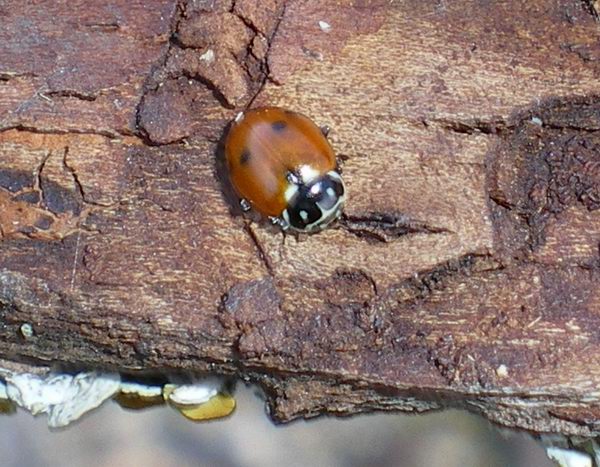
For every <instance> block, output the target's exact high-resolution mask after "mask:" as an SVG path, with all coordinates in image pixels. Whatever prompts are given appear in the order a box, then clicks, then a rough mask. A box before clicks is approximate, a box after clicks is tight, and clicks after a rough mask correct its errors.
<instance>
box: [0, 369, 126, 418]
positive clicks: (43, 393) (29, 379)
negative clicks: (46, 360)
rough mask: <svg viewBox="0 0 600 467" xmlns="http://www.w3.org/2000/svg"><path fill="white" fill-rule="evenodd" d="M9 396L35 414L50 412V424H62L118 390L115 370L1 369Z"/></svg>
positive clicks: (91, 408)
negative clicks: (51, 371) (40, 371)
mask: <svg viewBox="0 0 600 467" xmlns="http://www.w3.org/2000/svg"><path fill="white" fill-rule="evenodd" d="M1 374H2V376H3V378H4V381H5V384H6V395H7V398H8V399H10V400H11V401H13V402H14V403H16V404H17V405H18V406H19V407H21V408H23V409H25V410H27V411H28V412H30V413H31V414H32V415H39V414H47V416H48V426H49V427H50V428H60V427H65V426H67V425H69V424H70V423H72V422H74V421H75V420H78V419H79V418H81V416H82V415H84V414H85V413H87V412H89V411H90V410H93V409H95V408H97V407H98V406H100V405H101V404H102V403H103V402H104V401H106V400H107V399H110V398H111V397H112V396H113V395H114V394H116V393H117V391H118V390H119V387H120V384H121V378H120V376H119V375H118V374H116V373H99V372H90V373H79V374H76V375H70V374H48V375H44V376H39V375H34V374H30V373H14V372H12V371H8V370H2V371H1Z"/></svg>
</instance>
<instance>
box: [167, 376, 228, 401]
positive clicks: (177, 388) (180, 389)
mask: <svg viewBox="0 0 600 467" xmlns="http://www.w3.org/2000/svg"><path fill="white" fill-rule="evenodd" d="M223 384H224V382H223V379H222V378H206V379H202V380H199V381H195V382H193V383H190V384H181V385H176V384H167V385H166V386H165V391H166V392H167V394H168V395H167V398H168V400H169V402H172V403H174V404H177V405H197V404H203V403H204V402H208V401H209V400H210V399H211V398H212V397H215V396H216V395H217V394H218V393H219V392H220V391H221V390H222V388H223Z"/></svg>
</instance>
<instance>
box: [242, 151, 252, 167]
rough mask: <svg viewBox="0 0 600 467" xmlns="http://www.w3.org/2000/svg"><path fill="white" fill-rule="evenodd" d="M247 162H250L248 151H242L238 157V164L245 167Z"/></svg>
mask: <svg viewBox="0 0 600 467" xmlns="http://www.w3.org/2000/svg"><path fill="white" fill-rule="evenodd" d="M249 160H250V151H248V150H247V149H244V150H243V151H242V154H241V155H240V164H242V165H246V164H247V163H248V161H249Z"/></svg>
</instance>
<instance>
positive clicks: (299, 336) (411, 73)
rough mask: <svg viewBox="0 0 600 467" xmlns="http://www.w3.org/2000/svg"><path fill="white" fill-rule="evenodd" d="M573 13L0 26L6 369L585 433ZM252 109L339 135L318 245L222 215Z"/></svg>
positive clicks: (427, 9) (577, 29) (248, 11)
mask: <svg viewBox="0 0 600 467" xmlns="http://www.w3.org/2000/svg"><path fill="white" fill-rule="evenodd" d="M593 5H594V3H593V2H586V1H582V0H540V1H536V2H532V1H530V0H512V1H505V2H486V1H476V0H455V1H452V2H449V1H442V0H440V1H431V2H423V1H421V0H405V1H399V2H389V1H358V0H355V1H343V2H337V1H336V2H334V1H329V0H319V1H313V0H306V1H299V0H298V1H296V0H290V1H287V2H285V1H283V0H270V1H256V0H254V1H252V0H237V1H235V2H233V1H206V2H204V1H193V2H192V1H189V2H186V1H182V2H179V3H177V2H176V1H175V0H144V1H139V2H130V1H123V0H112V1H109V2H83V1H82V2H71V1H69V2H66V1H65V2H43V3H41V4H37V5H30V4H28V3H24V2H16V1H15V2H4V3H1V4H0V17H1V18H2V23H1V26H0V356H2V357H3V358H6V359H10V360H18V361H27V362H30V363H31V364H32V365H35V364H36V363H39V364H45V363H47V362H62V363H66V364H71V365H75V366H83V367H111V368H117V369H119V370H121V371H128V372H134V371H137V370H144V371H145V372H162V371H167V370H168V371H171V372H172V371H194V372H204V371H210V372H213V371H216V372H221V373H226V374H236V375H238V376H240V377H242V378H245V379H248V380H251V381H254V382H258V383H259V384H261V385H262V386H263V387H264V388H266V390H267V394H268V399H269V403H270V405H271V409H272V410H271V415H272V416H273V417H274V418H275V419H277V420H281V421H286V420H290V419H292V418H295V417H299V416H314V415H317V414H321V413H325V412H329V413H338V414H351V413H357V412H361V411H372V410H403V411H415V412H418V411H425V410H429V409H436V408H440V407H445V406H460V407H466V408H469V409H471V410H475V411H477V412H480V413H483V414H485V416H487V417H488V418H489V419H490V420H493V421H496V422H499V423H501V424H504V425H506V426H511V427H519V428H525V429H529V430H532V431H536V432H542V431H560V432H563V433H566V434H583V435H585V434H599V433H600V390H599V388H600V364H598V353H599V352H600V81H599V80H600V25H599V23H598V21H597V16H596V15H595V14H594V13H595V11H594V10H593ZM320 21H323V22H325V23H327V25H329V27H328V26H327V25H326V24H323V23H321V24H320V23H319V22H320ZM258 104H269V105H279V106H284V107H288V108H290V109H293V110H297V111H300V112H302V113H305V114H307V115H310V116H311V117H312V118H313V119H315V121H317V122H318V123H320V124H328V125H330V126H331V127H332V128H333V131H332V133H331V140H332V144H333V146H334V148H335V149H336V151H337V152H338V155H339V157H340V159H341V160H342V166H343V172H344V178H345V181H346V184H347V188H348V192H349V201H348V205H347V209H346V213H345V217H344V219H343V220H342V222H340V224H339V225H338V226H337V227H336V228H332V229H329V230H327V231H325V232H322V233H320V234H317V235H313V236H310V237H299V238H296V237H294V236H290V235H283V234H282V233H281V232H278V231H276V230H273V228H271V227H269V226H268V225H266V224H261V223H257V222H254V221H250V220H249V219H246V218H244V216H242V215H241V213H240V210H239V209H238V208H237V207H236V200H235V198H234V197H233V196H232V195H231V190H230V188H229V187H228V184H227V180H226V175H225V174H224V172H223V166H222V164H221V156H222V155H221V154H220V152H219V148H220V145H219V142H220V140H221V139H222V136H223V132H224V129H225V127H226V125H227V122H228V121H229V120H230V119H231V118H233V116H234V115H235V114H236V112H238V111H239V110H242V109H244V108H246V107H248V106H250V105H258ZM24 323H30V324H31V325H32V326H33V331H34V333H33V336H28V337H24V336H23V335H22V333H20V331H19V330H20V327H21V325H22V324H24Z"/></svg>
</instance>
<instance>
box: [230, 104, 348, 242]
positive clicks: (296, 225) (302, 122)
mask: <svg viewBox="0 0 600 467" xmlns="http://www.w3.org/2000/svg"><path fill="white" fill-rule="evenodd" d="M225 157H226V162H227V168H228V170H229V177H230V179H231V183H232V185H233V187H234V189H235V190H236V192H237V193H238V195H239V196H240V197H241V198H242V199H243V200H245V201H246V203H247V204H249V205H250V206H251V207H252V208H254V209H255V210H256V211H258V212H259V213H261V214H262V215H265V216H269V217H271V218H273V219H276V220H277V222H278V223H279V224H280V225H281V226H282V228H284V229H288V228H292V229H294V230H298V231H305V232H312V231H317V230H321V229H322V228H324V227H325V226H327V225H328V224H329V223H330V222H332V221H333V220H335V219H336V218H338V217H339V215H340V214H341V209H342V207H343V204H344V201H345V188H344V183H343V181H342V178H341V176H340V174H339V173H338V172H337V170H336V165H337V163H336V158H335V154H334V152H333V149H332V147H331V145H330V144H329V142H328V141H327V138H325V136H324V135H323V132H322V131H321V129H320V128H319V127H318V126H317V125H315V124H314V123H313V122H312V121H311V120H310V119H309V118H307V117H305V116H304V115H301V114H299V113H296V112H290V111H288V110H284V109H281V108H278V107H263V108H258V109H253V110H249V111H246V112H244V113H240V114H238V116H237V118H236V119H235V121H234V122H233V123H232V126H231V129H230V130H229V133H228V135H227V138H226V140H225Z"/></svg>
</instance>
